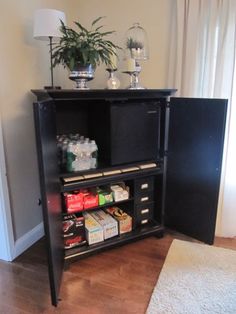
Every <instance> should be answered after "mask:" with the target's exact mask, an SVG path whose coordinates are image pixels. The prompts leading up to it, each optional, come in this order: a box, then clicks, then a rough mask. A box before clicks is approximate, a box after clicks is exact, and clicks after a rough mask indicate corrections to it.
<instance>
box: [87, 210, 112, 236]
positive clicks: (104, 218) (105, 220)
mask: <svg viewBox="0 0 236 314" xmlns="http://www.w3.org/2000/svg"><path fill="white" fill-rule="evenodd" d="M91 215H92V217H93V218H94V219H96V221H97V222H98V223H99V224H100V225H101V226H102V228H103V232H104V239H105V240H106V239H109V238H112V237H115V236H117V235H118V223H117V221H116V220H115V219H114V218H112V217H111V215H109V214H107V213H105V212H104V211H103V210H96V211H94V212H92V213H91Z"/></svg>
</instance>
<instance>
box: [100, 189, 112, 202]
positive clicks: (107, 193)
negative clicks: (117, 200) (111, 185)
mask: <svg viewBox="0 0 236 314" xmlns="http://www.w3.org/2000/svg"><path fill="white" fill-rule="evenodd" d="M97 193H98V203H99V205H104V204H109V203H112V202H113V195H112V191H111V190H110V189H108V188H107V189H101V188H98V189H97Z"/></svg>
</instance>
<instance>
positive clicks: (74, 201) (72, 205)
mask: <svg viewBox="0 0 236 314" xmlns="http://www.w3.org/2000/svg"><path fill="white" fill-rule="evenodd" d="M64 197H65V204H66V211H67V212H68V213H75V212H77V211H81V210H83V194H82V193H80V192H75V193H71V194H70V193H64Z"/></svg>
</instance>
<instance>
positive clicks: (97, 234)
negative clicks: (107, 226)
mask: <svg viewBox="0 0 236 314" xmlns="http://www.w3.org/2000/svg"><path fill="white" fill-rule="evenodd" d="M83 216H84V218H85V233H86V239H87V242H88V244H89V245H90V244H94V243H98V242H102V241H103V240H104V236H103V228H102V227H101V225H100V224H99V223H98V222H97V221H96V220H95V219H94V218H93V217H92V216H91V215H90V214H89V213H87V212H84V213H83Z"/></svg>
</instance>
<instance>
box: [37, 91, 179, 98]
mask: <svg viewBox="0 0 236 314" xmlns="http://www.w3.org/2000/svg"><path fill="white" fill-rule="evenodd" d="M176 91H177V90H176V89H137V90H128V89H116V90H107V89H90V90H76V89H48V90H46V89H33V90H32V92H33V93H34V94H35V95H36V96H37V98H38V100H42V99H50V98H51V99H71V98H74V99H84V98H90V99H93V98H94V99H98V98H100V99H102V98H165V97H168V96H171V95H173V94H174V93H175V92H176Z"/></svg>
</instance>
